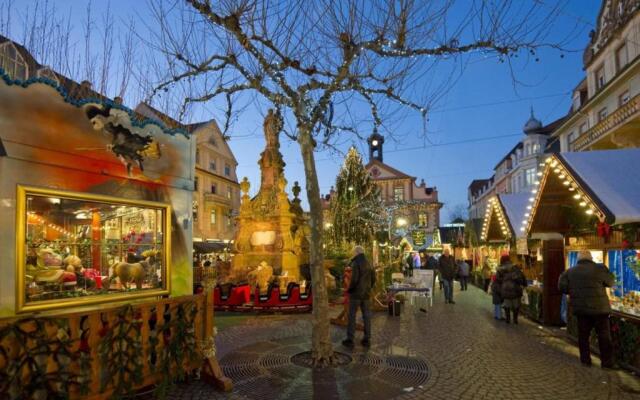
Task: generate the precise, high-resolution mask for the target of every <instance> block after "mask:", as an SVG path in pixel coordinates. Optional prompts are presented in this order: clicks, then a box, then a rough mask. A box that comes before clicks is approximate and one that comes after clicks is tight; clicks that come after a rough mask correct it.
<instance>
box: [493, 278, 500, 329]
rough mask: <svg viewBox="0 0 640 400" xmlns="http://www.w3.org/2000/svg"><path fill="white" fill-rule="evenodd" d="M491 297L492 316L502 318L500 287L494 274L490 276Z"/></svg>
mask: <svg viewBox="0 0 640 400" xmlns="http://www.w3.org/2000/svg"><path fill="white" fill-rule="evenodd" d="M491 297H492V303H493V318H494V319H497V320H501V319H502V296H501V295H500V287H499V285H498V284H497V283H496V276H495V275H493V276H492V277H491Z"/></svg>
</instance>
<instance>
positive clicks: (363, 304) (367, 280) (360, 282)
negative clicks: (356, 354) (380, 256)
mask: <svg viewBox="0 0 640 400" xmlns="http://www.w3.org/2000/svg"><path fill="white" fill-rule="evenodd" d="M353 256H354V257H353V258H352V259H351V262H350V263H349V266H350V267H351V283H349V289H347V292H348V293H349V323H348V324H347V338H346V339H345V340H343V341H342V344H343V345H344V346H345V347H349V348H353V346H354V343H353V338H354V336H355V332H356V313H357V312H358V308H360V310H361V311H362V319H363V321H364V338H363V339H362V342H361V343H362V345H363V346H365V347H369V346H370V345H371V308H370V304H369V303H370V300H369V298H370V296H371V290H372V289H373V287H374V286H375V283H376V274H375V271H374V270H373V268H372V267H371V264H369V261H367V258H366V257H365V255H364V249H363V248H362V246H355V247H354V248H353Z"/></svg>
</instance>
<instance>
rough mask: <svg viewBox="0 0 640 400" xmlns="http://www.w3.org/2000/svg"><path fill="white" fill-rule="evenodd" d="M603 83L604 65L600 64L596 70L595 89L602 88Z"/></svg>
mask: <svg viewBox="0 0 640 400" xmlns="http://www.w3.org/2000/svg"><path fill="white" fill-rule="evenodd" d="M605 83H606V81H605V76H604V65H601V66H600V68H598V69H597V70H596V89H597V90H600V89H602V87H603V86H604V84H605Z"/></svg>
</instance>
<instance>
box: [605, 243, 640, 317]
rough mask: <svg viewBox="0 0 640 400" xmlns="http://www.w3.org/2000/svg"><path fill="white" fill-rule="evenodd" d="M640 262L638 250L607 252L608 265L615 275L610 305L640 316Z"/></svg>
mask: <svg viewBox="0 0 640 400" xmlns="http://www.w3.org/2000/svg"><path fill="white" fill-rule="evenodd" d="M639 262H640V252H639V251H638V250H631V249H629V250H612V251H609V253H608V265H609V269H610V270H611V272H613V274H614V275H615V277H616V282H615V285H614V287H613V288H612V289H613V290H612V291H611V294H610V297H611V307H612V308H613V309H614V310H617V311H620V312H624V313H627V314H633V315H636V316H640V301H638V299H639V298H640V276H638V273H637V269H638V265H639Z"/></svg>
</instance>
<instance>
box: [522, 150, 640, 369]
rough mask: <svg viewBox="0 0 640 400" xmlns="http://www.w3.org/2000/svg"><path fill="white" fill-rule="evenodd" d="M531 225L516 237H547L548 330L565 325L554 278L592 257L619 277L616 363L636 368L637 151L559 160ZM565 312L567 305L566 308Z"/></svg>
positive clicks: (639, 352)
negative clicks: (586, 254) (583, 254)
mask: <svg viewBox="0 0 640 400" xmlns="http://www.w3.org/2000/svg"><path fill="white" fill-rule="evenodd" d="M545 164H546V165H545V168H544V172H543V173H542V178H541V180H540V187H539V190H538V192H537V193H536V196H535V198H534V199H533V200H532V201H531V205H530V207H531V213H530V217H529V218H528V219H527V220H526V221H525V222H524V223H523V225H522V226H521V229H522V230H523V231H525V232H527V233H528V234H529V235H534V234H545V235H547V237H546V238H545V239H544V240H543V242H542V243H543V245H542V249H543V250H542V257H543V266H544V267H543V268H544V272H543V273H544V276H545V279H544V285H543V287H544V291H545V296H544V297H543V314H544V315H545V318H544V321H545V322H546V323H559V322H560V321H561V320H562V319H563V318H567V323H568V326H569V331H570V332H572V333H574V334H575V323H574V321H573V319H572V318H571V313H570V312H566V311H565V308H564V307H563V301H562V296H561V295H560V293H559V292H558V291H557V278H558V276H559V275H560V274H561V273H562V272H563V271H564V270H565V269H566V268H570V267H572V266H574V265H575V263H576V261H577V259H576V258H577V252H578V251H580V250H590V251H591V253H592V255H593V258H594V260H595V261H596V262H601V263H603V264H605V265H606V266H607V267H608V268H609V269H610V270H611V272H613V273H614V275H615V276H616V285H615V286H614V287H613V288H611V289H610V290H609V291H608V292H609V296H610V300H611V306H612V308H613V310H614V311H613V314H612V323H611V326H612V335H613V337H614V343H615V344H616V352H617V358H618V360H620V361H621V362H622V363H623V364H626V365H629V366H633V367H636V368H638V367H640V346H638V343H640V254H639V251H638V250H639V249H640V237H639V227H640V225H639V223H640V174H638V173H637V171H640V149H623V150H602V151H589V152H580V153H560V154H556V155H553V156H550V157H549V158H548V159H547V160H546V163H545ZM569 309H570V304H569Z"/></svg>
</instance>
